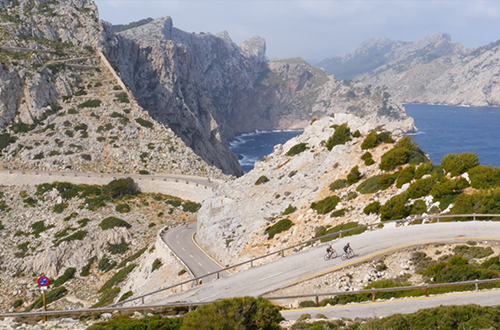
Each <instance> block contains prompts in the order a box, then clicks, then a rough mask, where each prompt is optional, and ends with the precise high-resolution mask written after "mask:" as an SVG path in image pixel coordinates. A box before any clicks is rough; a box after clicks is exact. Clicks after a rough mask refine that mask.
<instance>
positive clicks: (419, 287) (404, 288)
mask: <svg viewBox="0 0 500 330" xmlns="http://www.w3.org/2000/svg"><path fill="white" fill-rule="evenodd" d="M497 282H500V278H493V279H488V280H473V281H463V282H452V283H436V284H425V285H412V286H399V287H392V288H380V289H376V288H373V289H365V290H358V291H341V292H324V293H312V294H300V295H293V296H276V297H265V298H266V299H267V300H269V301H273V300H288V299H297V298H307V297H311V298H315V303H316V307H319V297H323V296H328V297H332V296H334V297H335V296H348V295H357V294H371V296H372V297H371V300H372V301H375V298H376V294H377V293H380V292H396V291H413V290H425V296H426V297H429V289H433V288H447V287H453V286H464V285H474V286H475V291H479V285H480V284H488V283H497Z"/></svg>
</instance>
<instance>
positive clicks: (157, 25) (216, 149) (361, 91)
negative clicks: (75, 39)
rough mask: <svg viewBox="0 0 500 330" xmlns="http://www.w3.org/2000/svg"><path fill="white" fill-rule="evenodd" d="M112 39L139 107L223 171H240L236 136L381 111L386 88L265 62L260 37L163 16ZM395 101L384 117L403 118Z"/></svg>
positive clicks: (295, 63) (295, 64)
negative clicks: (187, 28)
mask: <svg viewBox="0 0 500 330" xmlns="http://www.w3.org/2000/svg"><path fill="white" fill-rule="evenodd" d="M108 30H109V29H108ZM107 38H108V39H109V40H113V41H112V42H110V43H108V47H107V50H106V51H107V53H108V56H109V57H110V59H111V61H112V62H113V63H114V64H115V65H116V66H117V68H118V70H119V71H120V74H121V78H122V79H123V81H124V82H125V83H126V84H127V85H128V86H129V87H130V89H131V90H132V92H133V94H134V96H135V97H136V98H137V99H138V101H139V103H140V104H141V106H143V107H144V108H145V109H147V110H148V112H149V113H150V114H151V116H152V117H153V118H155V119H156V120H158V121H160V122H163V123H165V124H167V125H168V126H169V127H170V128H172V130H174V132H176V134H177V135H179V136H180V137H181V138H182V139H183V141H184V142H185V143H186V144H187V145H188V146H190V147H191V148H193V150H194V151H195V152H196V153H197V154H198V155H200V156H201V157H202V158H203V159H205V160H206V161H207V162H209V163H210V164H215V165H216V166H217V167H219V168H222V169H223V171H225V172H226V173H232V174H236V175H239V174H241V169H239V165H238V164H237V160H236V158H235V156H234V155H232V154H231V153H230V152H229V149H228V141H229V140H231V139H233V138H234V136H235V135H236V134H239V133H245V132H251V131H254V130H256V129H259V130H270V129H289V128H303V127H304V126H305V125H307V124H308V123H309V122H310V120H311V119H313V118H321V117H323V116H326V115H328V114H331V113H336V112H352V113H357V114H361V112H366V113H370V114H372V113H377V111H378V110H379V108H380V107H382V103H381V102H382V97H381V96H382V94H383V91H382V90H376V91H375V90H373V91H372V90H370V89H368V92H366V90H365V88H364V87H361V86H359V85H358V86H349V85H345V84H343V83H341V82H338V81H336V80H335V79H334V78H333V77H328V76H327V75H326V74H325V73H324V72H323V71H322V70H319V69H317V68H314V67H312V66H310V65H308V64H307V63H306V62H305V61H304V60H302V59H289V60H281V61H273V62H268V61H266V60H265V40H264V39H262V38H260V37H253V38H250V39H249V40H247V41H245V42H244V43H243V44H242V45H240V46H238V45H236V44H235V43H234V42H233V41H232V40H231V38H230V37H229V35H228V34H227V32H221V33H219V34H217V35H212V34H210V33H200V34H193V33H187V32H184V31H181V30H179V29H176V28H175V27H173V22H172V19H171V18H170V17H163V18H159V19H157V20H154V21H152V22H150V23H149V24H146V25H142V26H140V27H137V28H134V29H128V30H126V31H123V32H121V33H120V34H119V35H118V36H116V37H115V36H113V35H111V34H108V37H107ZM351 89H352V90H351ZM375 94H378V100H376V99H377V97H374V95H375ZM392 104H393V110H394V111H392V112H391V113H385V114H384V115H387V116H389V117H393V119H394V118H403V119H404V117H405V114H404V110H403V109H402V108H401V107H400V106H399V105H396V104H395V103H394V102H392ZM360 109H363V110H360Z"/></svg>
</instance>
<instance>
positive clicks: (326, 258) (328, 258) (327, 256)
mask: <svg viewBox="0 0 500 330" xmlns="http://www.w3.org/2000/svg"><path fill="white" fill-rule="evenodd" d="M323 259H325V261H328V260H330V253H327V254H325V256H324V257H323Z"/></svg>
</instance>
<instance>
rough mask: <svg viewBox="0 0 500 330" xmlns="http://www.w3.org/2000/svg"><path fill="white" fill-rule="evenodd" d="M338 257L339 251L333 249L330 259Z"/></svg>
mask: <svg viewBox="0 0 500 330" xmlns="http://www.w3.org/2000/svg"><path fill="white" fill-rule="evenodd" d="M333 258H337V251H335V250H333V252H332V254H331V255H330V259H333Z"/></svg>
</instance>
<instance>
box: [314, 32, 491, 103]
mask: <svg viewBox="0 0 500 330" xmlns="http://www.w3.org/2000/svg"><path fill="white" fill-rule="evenodd" d="M499 54H500V49H499V42H498V41H497V42H492V43H491V44H488V45H485V46H482V47H478V48H471V49H466V48H465V47H463V45H462V44H460V43H458V42H453V41H452V40H451V36H450V35H449V34H446V33H439V34H435V35H432V36H428V37H426V38H423V39H420V40H417V41H414V42H401V41H395V40H390V39H388V38H386V37H381V38H376V39H371V40H368V41H366V42H365V43H363V44H362V45H360V46H359V47H358V48H357V49H356V50H355V51H354V52H353V53H351V54H347V55H344V56H340V57H332V58H328V59H325V60H323V61H321V62H320V63H318V66H319V67H323V68H325V70H326V72H328V73H330V74H334V75H335V76H336V77H337V78H339V79H353V80H356V81H362V82H364V83H366V84H369V85H372V86H386V87H387V88H388V89H389V91H390V93H391V95H393V96H394V97H395V98H396V99H397V100H398V101H400V102H407V103H440V104H450V105H472V106H493V105H500V88H499V80H498V76H499V69H498V66H497V63H498V61H499V60H500V55H499Z"/></svg>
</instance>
